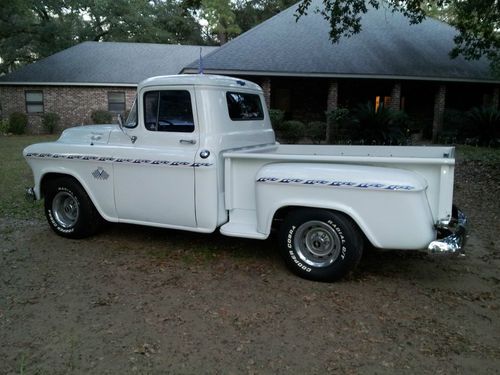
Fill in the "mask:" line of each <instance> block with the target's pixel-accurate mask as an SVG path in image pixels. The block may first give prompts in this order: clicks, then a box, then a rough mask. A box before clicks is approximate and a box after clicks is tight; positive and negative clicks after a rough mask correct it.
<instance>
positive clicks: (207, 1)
mask: <svg viewBox="0 0 500 375" xmlns="http://www.w3.org/2000/svg"><path fill="white" fill-rule="evenodd" d="M201 16H202V17H203V18H204V19H205V20H206V21H207V25H206V28H207V31H208V36H209V37H210V38H212V39H215V40H216V41H218V42H219V44H220V45H223V44H225V43H226V42H227V41H228V40H229V39H230V38H231V37H234V36H236V35H238V34H239V33H240V32H241V29H240V27H239V26H238V24H237V23H236V16H235V14H234V12H233V9H232V5H231V3H230V1H229V0H201Z"/></svg>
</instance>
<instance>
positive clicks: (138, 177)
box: [114, 86, 199, 227]
mask: <svg viewBox="0 0 500 375" xmlns="http://www.w3.org/2000/svg"><path fill="white" fill-rule="evenodd" d="M140 95H142V98H140V99H139V98H138V99H139V100H138V105H139V106H141V108H138V109H139V110H138V116H139V121H138V127H142V128H138V129H136V131H133V133H134V134H137V140H136V141H135V143H134V144H129V145H128V146H126V147H123V148H120V147H119V148H118V149H117V153H116V154H115V160H114V173H115V203H116V210H117V214H118V218H119V219H120V221H125V222H135V223H139V224H140V223H144V224H157V225H167V226H174V227H175V226H179V227H196V212H195V196H194V194H195V193H194V192H195V190H194V181H195V180H194V169H195V168H194V166H193V163H194V160H195V155H196V152H197V150H198V142H199V139H198V138H199V130H198V127H197V124H196V121H195V116H193V114H194V113H195V102H194V101H195V95H194V89H193V88H192V87H190V86H187V87H176V88H175V89H169V90H165V89H164V88H161V87H158V88H154V87H153V88H148V91H145V92H142V93H140ZM131 134H132V132H131Z"/></svg>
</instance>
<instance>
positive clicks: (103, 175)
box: [92, 167, 109, 180]
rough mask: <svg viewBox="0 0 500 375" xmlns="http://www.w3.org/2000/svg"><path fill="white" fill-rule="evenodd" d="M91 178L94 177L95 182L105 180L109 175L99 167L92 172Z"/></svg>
mask: <svg viewBox="0 0 500 375" xmlns="http://www.w3.org/2000/svg"><path fill="white" fill-rule="evenodd" d="M92 176H94V178H95V179H96V180H107V179H108V177H109V174H108V173H107V172H106V171H105V170H104V169H102V168H101V167H99V168H97V169H96V170H95V171H94V172H92Z"/></svg>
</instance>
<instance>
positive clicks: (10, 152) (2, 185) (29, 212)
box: [0, 135, 58, 219]
mask: <svg viewBox="0 0 500 375" xmlns="http://www.w3.org/2000/svg"><path fill="white" fill-rule="evenodd" d="M57 137H58V136H56V135H50V136H47V135H43V136H40V135H38V136H0V160H1V164H0V217H1V218H6V217H12V218H16V219H29V218H33V217H36V218H41V217H42V216H43V210H42V208H41V206H42V205H41V202H36V203H30V202H28V201H26V199H24V190H25V188H26V187H27V186H33V175H32V173H31V169H30V168H29V166H28V164H27V163H26V161H25V160H24V158H23V155H22V152H23V149H24V148H25V147H26V146H28V145H30V144H32V143H38V142H49V141H52V140H55V139H57Z"/></svg>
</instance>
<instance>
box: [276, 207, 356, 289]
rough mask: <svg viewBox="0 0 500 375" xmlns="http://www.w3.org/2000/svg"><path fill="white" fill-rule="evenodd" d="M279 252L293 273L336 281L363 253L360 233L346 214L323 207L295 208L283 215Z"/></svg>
mask: <svg viewBox="0 0 500 375" xmlns="http://www.w3.org/2000/svg"><path fill="white" fill-rule="evenodd" d="M280 242H281V255H282V256H283V258H284V259H285V262H286V264H287V266H288V268H290V270H292V271H293V272H294V273H295V274H297V275H299V276H300V277H303V278H305V279H309V280H318V281H335V280H338V279H340V278H342V277H343V276H345V275H346V274H347V273H349V272H350V271H351V270H353V269H354V268H355V267H356V266H357V264H358V263H359V260H360V259H361V256H362V254H363V237H362V235H361V233H360V231H359V229H358V227H357V226H356V224H355V223H354V222H353V221H352V220H351V219H350V218H349V217H347V216H345V215H343V214H341V213H337V212H332V211H328V210H322V209H305V208H304V209H298V210H295V211H293V212H291V213H290V214H289V215H288V217H287V218H286V219H285V221H284V223H283V225H282V227H281V231H280Z"/></svg>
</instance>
